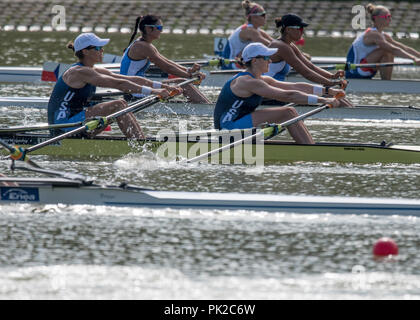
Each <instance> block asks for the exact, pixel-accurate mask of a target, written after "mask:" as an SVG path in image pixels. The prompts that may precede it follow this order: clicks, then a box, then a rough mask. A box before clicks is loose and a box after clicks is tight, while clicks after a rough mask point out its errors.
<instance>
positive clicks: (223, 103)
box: [214, 42, 340, 144]
mask: <svg viewBox="0 0 420 320" xmlns="http://www.w3.org/2000/svg"><path fill="white" fill-rule="evenodd" d="M276 52H277V49H272V48H267V47H266V46H265V45H263V44H261V43H256V42H254V43H251V44H249V45H247V46H246V47H245V49H244V50H243V52H242V61H243V63H244V64H245V67H246V71H245V72H240V73H238V74H237V75H236V76H234V77H233V78H232V79H230V80H229V81H228V82H226V84H225V85H224V86H223V88H222V90H221V92H220V95H219V97H218V99H217V103H216V107H215V110H214V126H215V128H216V129H226V130H232V129H246V128H252V127H257V126H258V125H260V124H263V123H266V122H269V123H281V122H284V121H287V120H289V119H292V118H294V117H296V116H298V113H297V112H296V110H295V109H294V108H293V107H273V108H266V109H262V110H256V109H257V107H258V106H259V105H260V104H261V102H262V100H263V98H267V99H273V100H278V101H284V102H293V103H298V104H310V105H314V104H318V103H330V104H332V105H333V106H334V107H337V106H338V105H339V104H340V102H339V101H338V100H337V99H335V98H324V97H321V95H322V94H325V89H324V88H323V87H321V86H314V85H311V84H308V83H287V82H280V81H277V80H275V79H273V78H271V77H269V76H264V75H263V73H265V72H267V71H268V65H269V63H270V62H271V60H270V56H272V55H273V54H275V53H276ZM336 93H338V90H333V89H330V91H329V94H336ZM288 130H289V133H290V135H291V136H292V137H293V139H294V140H295V141H296V142H297V143H301V144H313V143H314V140H313V138H312V136H311V134H310V133H309V131H308V129H307V128H306V126H305V124H304V123H303V122H302V121H299V122H297V123H296V124H293V125H290V126H289V127H288Z"/></svg>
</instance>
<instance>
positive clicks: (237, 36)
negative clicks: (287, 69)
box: [222, 0, 273, 69]
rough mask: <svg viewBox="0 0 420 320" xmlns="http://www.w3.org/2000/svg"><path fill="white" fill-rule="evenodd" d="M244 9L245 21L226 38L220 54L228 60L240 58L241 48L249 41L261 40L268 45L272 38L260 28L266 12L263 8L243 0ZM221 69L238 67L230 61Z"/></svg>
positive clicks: (263, 22) (264, 20)
mask: <svg viewBox="0 0 420 320" xmlns="http://www.w3.org/2000/svg"><path fill="white" fill-rule="evenodd" d="M242 7H243V8H244V9H245V17H246V18H247V22H246V23H245V24H243V25H242V26H240V27H238V28H237V29H236V30H235V31H234V32H233V33H232V34H231V35H230V37H229V38H228V43H227V44H226V46H225V50H224V52H223V54H222V56H223V57H224V58H226V59H229V60H234V59H237V58H240V55H241V52H242V50H243V49H244V48H245V47H246V45H248V44H249V43H251V42H261V43H263V44H265V45H269V44H270V42H271V41H272V40H273V38H272V37H271V36H270V35H268V34H267V33H266V32H265V31H264V30H262V29H261V27H263V26H264V25H265V22H266V13H265V10H264V8H263V7H262V6H261V5H259V4H257V3H255V2H250V1H249V0H245V1H243V2H242ZM223 69H238V67H237V66H236V65H235V64H233V63H230V64H228V65H226V66H224V67H223Z"/></svg>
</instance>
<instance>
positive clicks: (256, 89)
mask: <svg viewBox="0 0 420 320" xmlns="http://www.w3.org/2000/svg"><path fill="white" fill-rule="evenodd" d="M242 85H243V86H246V88H248V90H249V91H250V92H252V93H253V94H257V95H259V96H261V97H264V98H266V99H274V100H277V101H282V102H293V103H297V104H316V103H327V102H328V101H330V99H329V98H323V97H314V95H312V94H307V93H304V92H302V91H298V90H296V89H295V90H283V89H280V88H276V87H273V86H271V85H269V84H268V83H266V82H265V81H263V80H260V79H247V80H245V79H244V81H243V84H242ZM313 99H316V101H315V100H313Z"/></svg>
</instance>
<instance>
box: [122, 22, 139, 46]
mask: <svg viewBox="0 0 420 320" xmlns="http://www.w3.org/2000/svg"><path fill="white" fill-rule="evenodd" d="M142 18H143V17H142V16H140V17H137V19H136V24H135V25H134V30H133V33H132V34H131V38H130V41H129V42H128V46H127V48H128V47H129V46H130V44H131V42H133V40H134V38H135V37H136V34H137V30H138V28H139V24H140V20H141V19H142ZM127 48H125V49H124V51H125V50H127ZM124 51H123V52H124Z"/></svg>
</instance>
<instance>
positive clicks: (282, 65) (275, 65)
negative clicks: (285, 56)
mask: <svg viewBox="0 0 420 320" xmlns="http://www.w3.org/2000/svg"><path fill="white" fill-rule="evenodd" d="M289 72H290V65H289V64H288V63H287V62H286V61H279V62H271V63H270V64H269V65H268V72H267V73H264V75H265V76H270V77H272V78H274V79H276V80H278V81H285V80H286V77H287V75H288V74H289Z"/></svg>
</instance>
